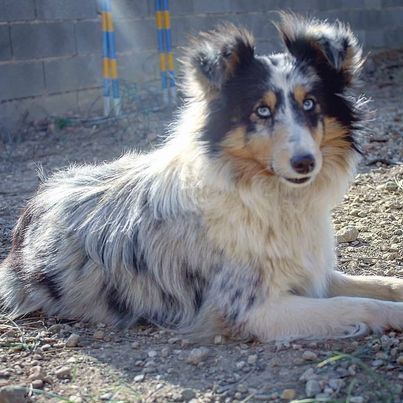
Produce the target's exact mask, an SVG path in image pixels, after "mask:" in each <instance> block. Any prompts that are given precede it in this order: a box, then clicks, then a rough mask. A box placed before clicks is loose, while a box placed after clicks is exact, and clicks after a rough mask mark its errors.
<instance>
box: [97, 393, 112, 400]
mask: <svg viewBox="0 0 403 403" xmlns="http://www.w3.org/2000/svg"><path fill="white" fill-rule="evenodd" d="M112 397H113V393H112V392H107V393H104V394H103V395H101V396H100V397H99V398H100V399H101V400H111V399H112Z"/></svg>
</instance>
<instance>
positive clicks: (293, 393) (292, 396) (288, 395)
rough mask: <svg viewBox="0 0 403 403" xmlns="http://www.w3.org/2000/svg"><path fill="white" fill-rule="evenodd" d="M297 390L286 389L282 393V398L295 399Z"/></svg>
mask: <svg viewBox="0 0 403 403" xmlns="http://www.w3.org/2000/svg"><path fill="white" fill-rule="evenodd" d="M296 395H297V392H296V391H295V389H284V390H283V392H282V393H281V398H282V399H284V400H294V399H295V396H296Z"/></svg>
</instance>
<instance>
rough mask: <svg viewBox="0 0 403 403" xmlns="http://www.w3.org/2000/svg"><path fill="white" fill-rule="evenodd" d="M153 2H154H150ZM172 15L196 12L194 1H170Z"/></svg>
mask: <svg viewBox="0 0 403 403" xmlns="http://www.w3.org/2000/svg"><path fill="white" fill-rule="evenodd" d="M149 3H150V4H152V3H153V2H149ZM170 12H171V16H172V17H174V16H178V15H190V14H193V13H194V6H193V2H192V1H190V0H175V1H171V3H170Z"/></svg>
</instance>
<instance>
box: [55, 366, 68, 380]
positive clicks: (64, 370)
mask: <svg viewBox="0 0 403 403" xmlns="http://www.w3.org/2000/svg"><path fill="white" fill-rule="evenodd" d="M55 375H56V377H57V378H59V379H68V378H71V368H70V367H67V366H66V367H61V368H59V369H58V370H57V371H56V372H55Z"/></svg>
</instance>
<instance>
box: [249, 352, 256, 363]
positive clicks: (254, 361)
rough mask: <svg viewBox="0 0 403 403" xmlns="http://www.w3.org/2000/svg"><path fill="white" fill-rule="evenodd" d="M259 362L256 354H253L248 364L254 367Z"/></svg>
mask: <svg viewBox="0 0 403 403" xmlns="http://www.w3.org/2000/svg"><path fill="white" fill-rule="evenodd" d="M256 362H257V355H256V354H252V355H250V356H249V357H248V364H249V365H254V364H256Z"/></svg>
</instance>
